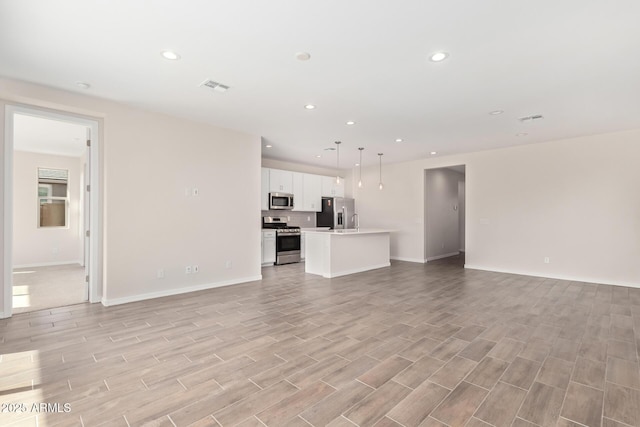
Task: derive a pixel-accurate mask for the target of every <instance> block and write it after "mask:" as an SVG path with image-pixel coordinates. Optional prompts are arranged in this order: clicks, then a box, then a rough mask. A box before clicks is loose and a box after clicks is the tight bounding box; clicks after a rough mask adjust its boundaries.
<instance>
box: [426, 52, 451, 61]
mask: <svg viewBox="0 0 640 427" xmlns="http://www.w3.org/2000/svg"><path fill="white" fill-rule="evenodd" d="M448 57H449V54H448V53H447V52H435V53H432V54H431V56H430V57H429V60H430V61H433V62H440V61H444V60H445V59H447V58H448Z"/></svg>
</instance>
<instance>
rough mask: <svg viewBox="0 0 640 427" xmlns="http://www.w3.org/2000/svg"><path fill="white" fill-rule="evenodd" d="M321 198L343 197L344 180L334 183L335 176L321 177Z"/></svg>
mask: <svg viewBox="0 0 640 427" xmlns="http://www.w3.org/2000/svg"><path fill="white" fill-rule="evenodd" d="M322 197H344V178H342V177H340V183H339V184H338V183H336V177H335V176H323V177H322Z"/></svg>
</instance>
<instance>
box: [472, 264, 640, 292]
mask: <svg viewBox="0 0 640 427" xmlns="http://www.w3.org/2000/svg"><path fill="white" fill-rule="evenodd" d="M464 268H468V269H470V270H482V271H491V272H494V273H507V274H518V275H521V276H531V277H541V278H543V279H556V280H570V281H572V282H583V283H593V284H595V285H611V286H627V287H629V288H640V283H632V282H612V281H611V280H609V279H597V278H596V279H594V278H592V277H578V276H567V275H563V274H543V273H539V272H531V271H521V270H509V269H504V268H492V267H485V266H481V265H473V264H465V265H464Z"/></svg>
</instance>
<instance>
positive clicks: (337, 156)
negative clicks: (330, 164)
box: [336, 141, 342, 184]
mask: <svg viewBox="0 0 640 427" xmlns="http://www.w3.org/2000/svg"><path fill="white" fill-rule="evenodd" d="M340 144H342V141H336V169H337V171H336V172H337V174H336V184H340Z"/></svg>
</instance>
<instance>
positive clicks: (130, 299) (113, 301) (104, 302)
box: [102, 274, 262, 307]
mask: <svg viewBox="0 0 640 427" xmlns="http://www.w3.org/2000/svg"><path fill="white" fill-rule="evenodd" d="M257 280H262V275H261V274H260V275H258V276H252V277H242V278H239V279H232V280H223V281H221V282H215V283H205V284H202V285H195V286H189V287H186V288H176V289H167V290H165V291H158V292H150V293H146V294H138V295H131V296H128V297H122V298H112V299H107V298H103V299H102V305H104V306H105V307H111V306H113V305H120V304H127V303H130V302H137V301H144V300H148V299H154V298H162V297H169V296H172V295H180V294H186V293H189V292H196V291H204V290H206V289H213V288H220V287H222V286H230V285H237V284H240V283H247V282H254V281H257Z"/></svg>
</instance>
